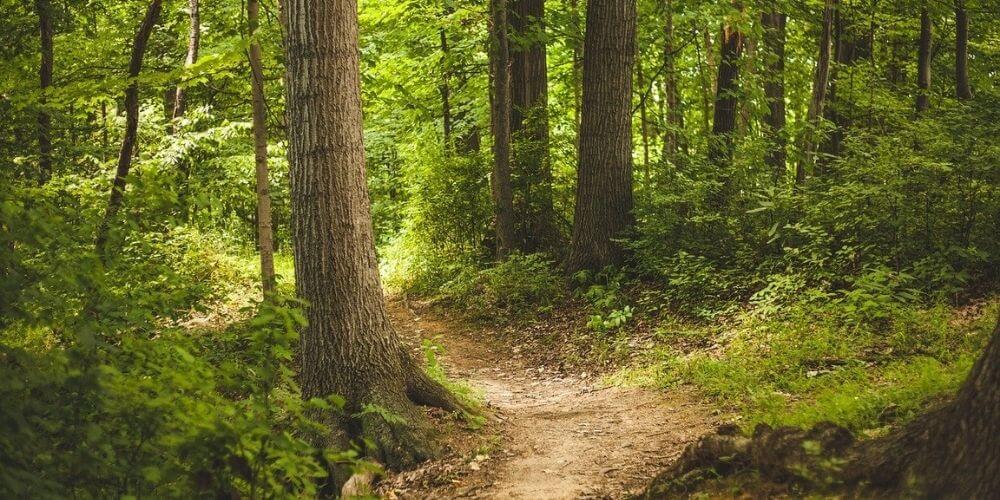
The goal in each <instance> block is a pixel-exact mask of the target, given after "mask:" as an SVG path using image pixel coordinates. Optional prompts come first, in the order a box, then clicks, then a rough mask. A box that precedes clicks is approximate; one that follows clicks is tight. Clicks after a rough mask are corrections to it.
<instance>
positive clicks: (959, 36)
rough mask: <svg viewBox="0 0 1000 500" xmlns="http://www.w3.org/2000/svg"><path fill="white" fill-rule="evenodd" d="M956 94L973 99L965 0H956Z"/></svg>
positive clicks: (959, 96)
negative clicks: (970, 82) (970, 84)
mask: <svg viewBox="0 0 1000 500" xmlns="http://www.w3.org/2000/svg"><path fill="white" fill-rule="evenodd" d="M955 96H956V97H958V98H959V99H972V88H971V87H970V86H969V14H968V12H966V10H965V0H956V1H955Z"/></svg>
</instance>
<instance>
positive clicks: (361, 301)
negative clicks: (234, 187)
mask: <svg viewBox="0 0 1000 500" xmlns="http://www.w3.org/2000/svg"><path fill="white" fill-rule="evenodd" d="M283 7H284V11H283V22H284V32H285V52H286V61H287V65H286V76H285V79H286V96H287V101H286V102H287V110H288V123H289V130H288V139H289V147H288V156H289V158H288V159H289V165H290V177H291V197H292V213H293V218H292V219H293V220H292V236H293V238H294V243H295V245H294V248H295V250H294V256H295V276H296V287H297V291H298V295H299V297H301V298H302V299H304V300H306V301H308V303H309V306H308V308H307V318H308V320H309V325H308V326H307V327H306V328H305V329H304V331H303V332H302V340H301V345H300V349H301V374H300V380H301V384H302V391H303V396H304V397H306V398H312V397H324V396H327V395H330V394H339V395H341V396H343V397H344V398H345V399H346V401H347V406H346V409H345V412H344V413H343V414H342V416H340V417H337V420H336V421H335V422H333V423H334V424H335V425H336V428H337V429H339V430H340V431H341V433H340V434H339V435H337V436H334V438H333V439H334V440H335V442H338V444H340V445H342V444H343V441H344V440H347V439H356V438H361V437H364V438H367V439H368V440H369V442H370V443H373V444H374V448H373V449H369V450H368V452H369V454H371V455H373V456H374V457H375V458H377V459H378V460H380V461H381V462H382V463H384V464H386V465H388V466H390V467H394V468H397V467H403V466H408V465H411V464H413V463H415V462H417V461H419V460H421V459H423V458H426V457H428V456H430V455H432V454H433V453H434V451H435V447H434V446H433V440H432V439H431V435H432V434H431V431H430V429H429V428H428V425H427V422H426V421H425V417H424V415H423V413H422V412H421V411H419V409H418V408H417V406H416V404H427V405H434V406H439V407H442V408H445V409H449V410H456V409H460V405H459V403H458V402H457V401H456V400H455V399H454V397H453V396H452V395H451V394H450V393H449V392H448V391H447V390H445V389H444V388H443V387H441V386H440V385H438V384H437V383H435V382H433V381H431V380H430V379H429V378H428V377H427V376H426V375H425V374H424V373H423V371H422V370H420V369H419V368H418V367H417V366H416V364H415V362H414V361H413V360H412V358H411V357H410V356H409V355H408V353H407V351H406V350H405V348H404V347H403V345H402V343H401V341H400V340H399V337H398V336H397V335H396V332H395V330H394V329H393V327H392V325H391V324H390V322H389V317H388V314H387V313H386V308H385V302H384V299H383V296H382V286H381V283H380V280H379V274H378V266H377V262H376V256H375V245H374V238H373V234H372V233H373V230H372V221H371V212H370V202H369V195H368V187H367V183H366V180H365V159H364V145H363V143H362V120H361V81H360V67H359V51H358V17H357V12H358V11H357V3H356V1H355V0H287V1H285V2H284V5H283ZM390 415H391V416H390Z"/></svg>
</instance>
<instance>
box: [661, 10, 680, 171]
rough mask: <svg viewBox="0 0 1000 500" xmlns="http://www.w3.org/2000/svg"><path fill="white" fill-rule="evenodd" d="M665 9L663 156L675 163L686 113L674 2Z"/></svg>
mask: <svg viewBox="0 0 1000 500" xmlns="http://www.w3.org/2000/svg"><path fill="white" fill-rule="evenodd" d="M664 9H665V12H664V24H663V38H664V43H663V71H664V78H663V95H664V97H665V99H666V101H667V102H666V104H667V116H666V125H667V127H666V132H665V133H664V136H663V156H664V157H666V158H667V159H668V160H671V161H673V160H674V159H675V158H676V156H677V153H678V152H679V151H680V137H681V131H682V130H683V128H684V112H683V111H682V110H681V98H680V87H679V86H678V84H677V64H676V60H677V54H676V53H675V52H676V49H675V48H674V21H673V18H674V12H673V2H671V0H667V1H666V4H665V6H664Z"/></svg>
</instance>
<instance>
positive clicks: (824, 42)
mask: <svg viewBox="0 0 1000 500" xmlns="http://www.w3.org/2000/svg"><path fill="white" fill-rule="evenodd" d="M837 3H838V0H826V2H825V4H824V6H823V28H822V32H821V34H820V37H819V57H818V58H817V59H816V70H815V72H814V73H813V86H812V98H811V99H810V100H809V110H808V111H807V114H806V130H805V133H804V134H803V140H802V155H803V158H802V160H801V161H800V162H799V163H798V165H796V167H795V183H796V184H802V183H803V182H805V180H806V171H807V170H808V169H810V168H812V167H813V165H814V164H815V162H816V147H817V144H819V142H820V137H819V134H820V131H819V129H820V120H821V119H822V117H823V116H824V109H825V107H826V93H827V90H828V89H829V87H830V53H831V51H832V46H833V17H834V11H835V10H836V9H837Z"/></svg>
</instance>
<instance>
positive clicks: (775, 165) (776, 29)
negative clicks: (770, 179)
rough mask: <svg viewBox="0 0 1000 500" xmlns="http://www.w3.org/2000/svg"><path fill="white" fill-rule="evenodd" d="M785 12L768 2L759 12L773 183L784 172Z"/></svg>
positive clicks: (766, 118)
mask: <svg viewBox="0 0 1000 500" xmlns="http://www.w3.org/2000/svg"><path fill="white" fill-rule="evenodd" d="M786 20H787V16H786V15H785V14H784V13H782V12H778V10H777V6H775V5H774V4H772V5H771V9H770V11H765V12H763V13H762V14H761V25H762V26H763V27H764V45H765V46H766V48H767V53H766V54H765V57H766V58H767V61H768V62H767V65H766V66H767V70H766V71H767V73H766V74H765V78H764V97H765V99H767V105H768V113H767V115H765V117H764V123H765V124H766V125H767V129H768V135H769V140H770V147H769V150H768V152H767V156H766V157H765V161H766V163H767V164H768V165H769V166H770V167H771V171H772V172H773V175H774V182H775V184H777V183H779V182H780V181H781V179H782V178H783V177H784V176H785V169H786V166H785V156H786V152H785V146H786V140H785V22H786Z"/></svg>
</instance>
